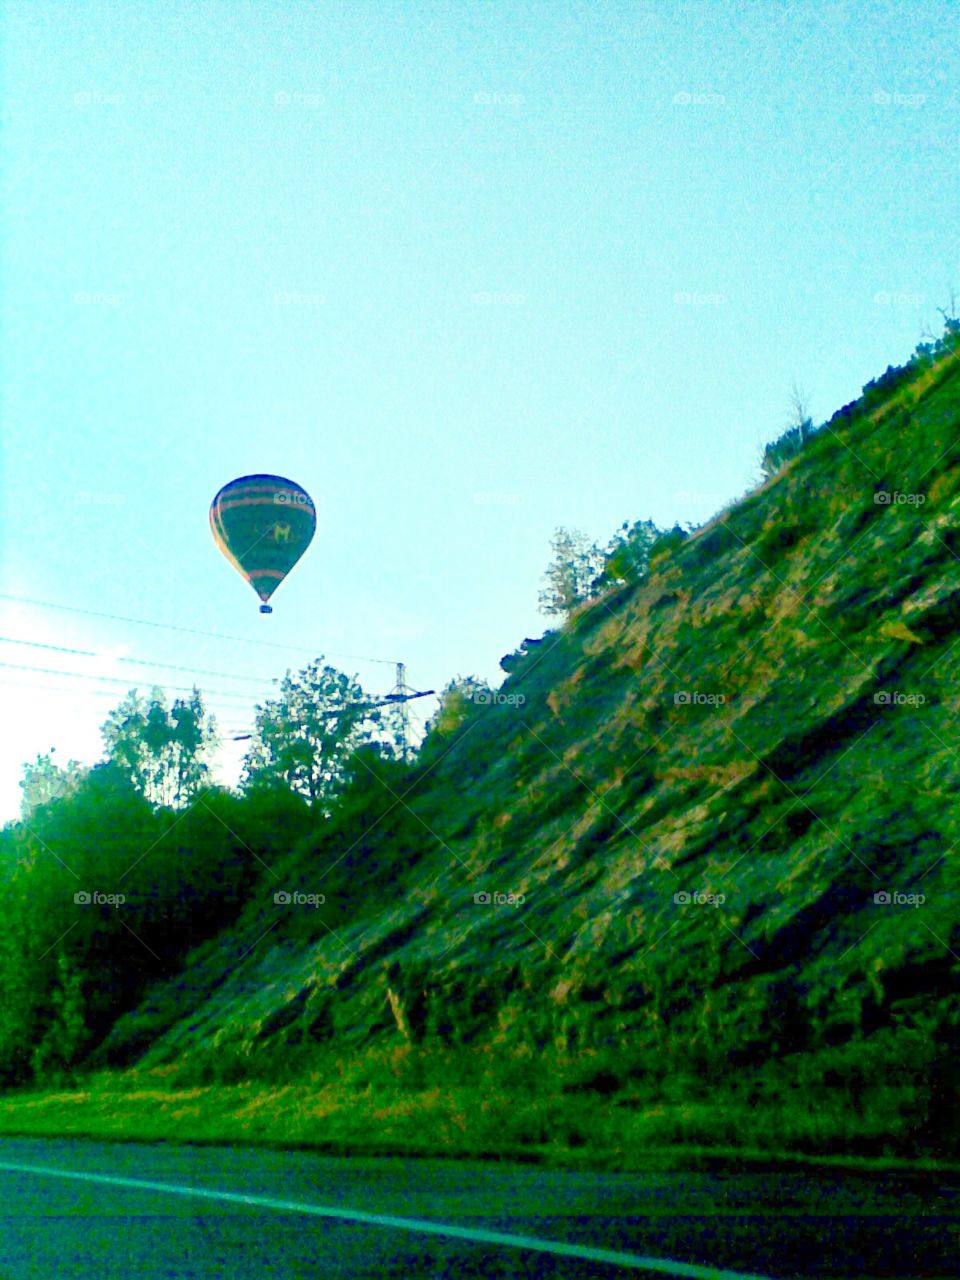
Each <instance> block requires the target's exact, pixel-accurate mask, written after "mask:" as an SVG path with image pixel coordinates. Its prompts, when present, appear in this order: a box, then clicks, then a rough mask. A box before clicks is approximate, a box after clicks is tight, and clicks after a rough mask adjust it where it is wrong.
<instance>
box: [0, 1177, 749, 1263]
mask: <svg viewBox="0 0 960 1280" xmlns="http://www.w3.org/2000/svg"><path fill="white" fill-rule="evenodd" d="M0 1170H3V1171H6V1172H8V1173H31V1174H38V1175H40V1176H41V1177H51V1178H72V1179H74V1180H75V1181H77V1182H97V1183H101V1184H103V1185H106V1186H113V1187H132V1188H133V1189H134V1190H136V1191H161V1192H163V1193H165V1194H167V1195H175V1196H197V1197H199V1198H202V1199H205V1200H222V1201H225V1202H227V1203H229V1204H243V1205H251V1206H258V1207H260V1208H262V1209H276V1210H277V1211H278V1212H280V1213H303V1214H309V1215H310V1216H311V1217H314V1218H339V1219H341V1220H342V1221H344V1222H365V1223H367V1224H368V1225H369V1226H373V1227H393V1228H394V1229H395V1230H398V1231H418V1232H421V1233H422V1234H425V1235H433V1236H449V1237H451V1238H453V1239H455V1240H469V1241H471V1242H472V1243H474V1244H495V1245H503V1246H506V1247H508V1248H511V1249H527V1250H530V1251H533V1252H536V1253H550V1254H553V1255H555V1256H557V1257H563V1258H583V1259H585V1260H586V1261H587V1262H608V1263H610V1264H611V1265H613V1266H618V1267H631V1268H633V1269H634V1270H636V1271H656V1272H659V1273H661V1274H662V1275H668V1276H680V1277H683V1278H684V1280H769V1277H767V1276H758V1275H754V1274H752V1273H750V1272H746V1271H723V1270H720V1269H718V1268H717V1267H704V1266H700V1265H699V1264H697V1263H695V1262H674V1261H673V1260H672V1259H670V1258H648V1257H644V1256H642V1255H641V1254H637V1253H620V1252H619V1251H618V1250H616V1249H594V1248H592V1247H591V1246H589V1245H581V1244H567V1243H566V1242H565V1241H562V1240H543V1239H541V1238H539V1237H537V1236H517V1235H512V1234H509V1233H507V1232H505V1231H484V1230H483V1229H482V1228H475V1227H456V1226H453V1225H452V1224H449V1223H445V1222H432V1221H430V1220H429V1219H424V1218H396V1217H394V1216H393V1215H392V1214H388V1213H364V1212H363V1210H361V1209H341V1208H327V1207H325V1206H323V1205H318V1204H307V1203H305V1202H304V1201H301V1200H274V1199H273V1198H272V1197H271V1196H249V1195H244V1194H242V1193H240V1192H236V1191H211V1190H209V1189H207V1188H205V1187H184V1186H179V1185H177V1184H176V1183H171V1182H148V1181H146V1180H144V1179H140V1178H122V1177H117V1176H114V1175H111V1174H106V1173H82V1172H79V1171H75V1170H68V1169H50V1168H46V1167H44V1166H43V1165H32V1164H8V1163H7V1162H6V1161H0Z"/></svg>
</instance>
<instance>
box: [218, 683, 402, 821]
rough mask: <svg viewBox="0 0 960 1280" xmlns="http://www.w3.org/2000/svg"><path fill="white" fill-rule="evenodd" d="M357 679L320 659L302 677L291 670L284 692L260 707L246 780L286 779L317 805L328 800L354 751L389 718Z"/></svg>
mask: <svg viewBox="0 0 960 1280" xmlns="http://www.w3.org/2000/svg"><path fill="white" fill-rule="evenodd" d="M369 702H370V699H369V698H368V697H367V696H366V694H365V693H364V691H363V689H362V688H361V686H360V685H359V684H358V683H357V682H356V680H354V679H351V677H349V676H347V675H344V673H343V672H342V671H337V670H336V668H334V667H331V666H328V665H324V664H323V659H322V658H317V659H315V660H314V661H313V662H312V663H310V665H309V666H307V667H305V668H304V669H303V670H302V671H301V672H299V673H298V674H297V675H296V676H294V675H291V674H290V672H289V671H288V672H287V674H286V676H285V677H284V679H283V682H282V684H281V686H280V696H279V698H276V699H271V700H270V701H268V702H266V703H264V704H263V705H262V706H258V707H257V719H256V725H255V728H254V733H253V740H252V742H251V744H250V749H249V750H248V752H247V756H246V760H245V762H244V784H245V785H246V786H247V787H253V788H258V789H259V788H262V787H264V786H267V787H269V786H275V785H276V784H277V783H278V782H282V783H285V784H286V785H287V786H288V787H289V788H290V789H291V790H292V791H295V792H297V793H298V794H300V795H302V796H305V797H306V798H307V799H308V800H309V801H310V802H311V803H312V804H313V803H316V802H318V801H319V802H321V803H323V804H324V807H326V804H327V803H328V802H329V801H330V800H332V799H333V798H334V797H335V796H336V795H337V794H339V792H340V791H341V790H342V788H343V783H344V766H345V764H346V761H347V759H348V758H349V757H350V755H351V754H352V753H353V752H354V751H356V750H357V748H358V747H359V746H361V745H362V744H363V743H365V742H369V741H371V740H372V739H373V738H374V736H375V733H376V731H377V729H378V728H379V727H380V726H381V725H382V723H383V717H382V716H381V714H380V711H379V709H378V708H373V709H371V708H370V706H369Z"/></svg>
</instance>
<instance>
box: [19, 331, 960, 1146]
mask: <svg viewBox="0 0 960 1280" xmlns="http://www.w3.org/2000/svg"><path fill="white" fill-rule="evenodd" d="M958 640H960V353H957V352H954V353H952V354H949V353H948V354H946V355H943V356H941V358H939V359H938V360H935V361H934V360H930V361H927V362H921V363H919V364H918V365H916V366H915V367H914V368H913V369H911V371H910V373H909V376H901V377H899V378H897V377H892V378H889V379H887V381H886V382H884V381H883V380H881V381H880V384H878V385H877V386H875V387H872V388H868V389H867V392H866V394H865V395H864V397H863V398H862V399H861V400H860V401H859V402H857V403H856V404H854V405H851V406H846V407H845V409H844V410H843V411H841V413H840V414H838V415H836V416H835V417H834V419H832V420H831V422H830V423H829V424H827V425H826V426H825V427H824V428H823V429H822V430H821V431H820V432H819V433H818V434H817V435H816V436H815V437H814V438H813V439H812V440H811V441H809V442H808V443H807V444H806V446H805V447H804V448H803V449H802V451H801V452H799V453H798V454H797V456H795V457H794V458H793V459H792V460H790V461H789V462H787V463H786V464H785V465H784V466H783V467H782V469H781V470H780V471H779V472H778V473H777V474H776V475H775V476H773V477H772V478H771V479H770V480H769V481H767V482H766V483H765V484H764V485H763V486H762V488H760V489H758V490H757V491H756V492H754V493H752V494H751V495H749V496H748V497H747V498H746V499H745V500H743V501H742V502H740V503H738V504H736V505H735V506H733V507H731V508H730V509H729V510H727V511H725V512H723V513H722V514H721V515H719V516H718V517H717V518H716V519H714V520H713V521H712V522H711V523H710V524H708V525H707V526H706V527H704V528H703V529H701V530H699V531H698V532H697V533H695V534H694V535H692V536H690V537H688V538H686V539H683V538H681V537H679V536H676V537H672V538H667V539H665V540H663V541H662V542H661V543H660V544H659V546H658V549H657V551H656V553H655V555H654V557H653V560H652V562H651V567H650V571H649V574H648V575H647V577H646V578H645V579H644V580H643V581H642V582H641V583H640V584H639V585H635V586H628V587H624V588H621V589H619V590H616V591H613V592H611V593H608V594H607V595H606V596H604V597H603V598H601V599H599V600H595V601H591V602H590V603H589V604H587V605H585V606H584V607H582V608H581V609H580V610H579V611H578V612H577V613H576V614H575V615H574V616H573V617H572V618H571V619H570V621H569V622H568V624H567V625H566V626H564V627H563V628H562V629H561V630H558V631H556V632H551V633H548V634H547V635H546V636H545V637H544V639H543V640H542V642H540V643H539V644H535V645H528V646H527V652H526V655H525V656H522V657H521V658H520V659H519V661H516V662H513V663H511V664H510V665H511V668H512V670H511V674H510V675H509V677H508V678H507V680H506V682H505V683H504V685H503V686H502V689H501V691H500V695H501V696H500V697H499V698H498V699H495V700H493V701H491V702H488V703H479V702H477V703H474V704H472V705H469V706H468V707H467V708H466V709H465V710H464V712H463V714H462V716H460V717H458V718H455V719H454V721H453V723H452V724H451V723H445V724H444V726H443V728H444V731H443V732H440V731H437V732H435V733H434V734H433V735H432V736H431V738H430V739H429V740H428V742H427V744H426V746H425V748H424V750H423V752H422V755H421V758H420V760H419V761H418V763H417V765H416V767H415V768H414V769H413V770H412V771H402V770H392V771H382V772H381V774H380V776H374V775H373V774H371V776H370V777H369V779H368V783H367V785H366V786H365V787H363V788H358V789H356V790H355V791H354V793H353V794H352V797H351V799H350V803H349V804H347V805H346V806H344V807H343V808H342V809H341V810H340V811H339V813H338V814H337V816H336V817H335V819H334V820H332V821H331V822H330V823H329V824H328V825H327V827H326V828H325V829H324V831H323V834H322V837H321V838H319V839H317V838H315V837H310V838H307V839H305V840H301V841H300V842H299V843H296V844H294V847H293V848H291V849H290V852H289V853H288V854H286V855H285V856H284V857H282V858H279V859H278V860H277V861H276V862H274V863H273V864H272V868H271V875H269V876H264V877H263V880H262V882H261V885H262V892H258V894H257V896H256V897H255V898H254V899H253V900H252V901H251V902H250V903H249V904H248V905H247V907H246V908H245V910H244V911H243V913H242V915H241V916H240V918H239V921H238V922H237V923H236V924H234V925H232V926H231V927H230V928H228V929H227V930H224V931H223V932H221V933H219V934H217V935H216V936H214V937H213V938H212V939H210V940H208V941H206V942H205V943H203V944H202V945H201V946H199V947H197V948H196V949H194V950H193V951H192V952H190V953H189V955H188V957H187V961H186V965H185V967H184V968H183V970H182V972H181V973H180V974H179V975H178V976H177V977H176V978H175V979H173V980H170V981H168V982H165V983H161V984H157V985H155V986H154V987H152V988H151V990H150V992H149V996H148V998H147V999H146V1000H144V1001H143V1002H142V1003H141V1004H140V1005H139V1006H138V1007H137V1008H136V1009H135V1010H133V1011H132V1012H130V1013H128V1014H126V1015H125V1016H123V1017H122V1018H121V1019H120V1020H119V1021H118V1022H117V1023H116V1025H115V1027H114V1028H113V1031H112V1033H111V1034H110V1035H109V1036H108V1038H107V1039H106V1040H105V1041H104V1042H103V1043H102V1044H101V1045H100V1047H99V1048H98V1050H97V1052H96V1054H95V1056H94V1058H93V1060H92V1063H91V1065H92V1066H94V1067H97V1068H98V1069H101V1070H102V1069H109V1070H111V1071H112V1072H114V1073H115V1072H117V1071H118V1070H121V1069H122V1070H126V1071H128V1072H129V1073H130V1074H129V1075H128V1076H127V1078H126V1084H125V1086H124V1087H126V1088H127V1089H128V1090H133V1091H134V1092H136V1089H137V1088H140V1089H141V1092H142V1086H143V1083H144V1081H145V1080H146V1081H149V1082H150V1087H151V1088H162V1089H164V1090H169V1089H170V1088H172V1087H174V1086H177V1087H180V1088H183V1089H186V1088H187V1087H188V1086H189V1087H192V1088H193V1089H195V1090H203V1089H205V1088H206V1087H207V1086H211V1085H216V1084H220V1085H233V1084H238V1083H239V1082H244V1087H245V1088H247V1089H250V1088H253V1090H254V1098H253V1099H252V1100H251V1098H250V1097H249V1096H248V1097H246V1098H245V1100H244V1101H243V1105H242V1106H240V1105H239V1104H238V1106H239V1110H238V1111H237V1110H236V1109H234V1110H232V1111H230V1115H231V1116H233V1117H234V1119H233V1120H232V1121H231V1123H232V1124H234V1127H235V1128H236V1127H238V1126H239V1127H240V1128H243V1127H244V1123H243V1120H242V1117H246V1131H247V1132H248V1133H249V1134H252V1135H254V1136H260V1137H270V1136H271V1135H273V1136H277V1135H279V1134H281V1133H286V1134H287V1137H288V1138H290V1140H296V1141H315V1142H319V1143H321V1144H322V1143H323V1142H325V1141H328V1142H330V1141H334V1140H335V1139H336V1138H337V1135H341V1136H342V1137H343V1142H344V1144H345V1146H346V1147H347V1148H349V1149H358V1148H360V1147H363V1148H364V1149H381V1148H382V1147H383V1146H384V1144H386V1146H387V1147H388V1148H389V1147H390V1145H391V1143H390V1141H388V1140H387V1138H386V1137H385V1135H390V1134H392V1135H394V1136H395V1145H397V1146H399V1147H403V1148H404V1149H412V1148H417V1145H418V1143H420V1144H421V1145H422V1146H425V1147H426V1148H429V1149H433V1150H437V1149H441V1150H444V1149H445V1150H450V1151H453V1150H457V1151H467V1152H471V1153H478V1152H480V1153H486V1154H489V1153H492V1152H496V1151H500V1152H507V1153H514V1154H515V1153H517V1152H520V1151H523V1150H524V1149H526V1148H537V1147H540V1148H544V1147H547V1146H549V1147H550V1148H551V1149H555V1148H556V1147H558V1146H560V1147H563V1148H588V1149H589V1148H593V1147H596V1148H597V1149H598V1150H599V1149H601V1148H602V1149H603V1150H604V1151H606V1152H608V1153H609V1152H616V1151H617V1150H618V1149H620V1150H621V1152H622V1158H623V1161H624V1162H626V1161H629V1159H630V1158H631V1157H630V1151H631V1149H632V1148H633V1147H642V1146H644V1145H647V1146H658V1145H659V1146H662V1145H664V1144H668V1145H669V1144H673V1143H687V1144H693V1145H697V1146H704V1147H708V1148H721V1147H729V1146H731V1145H743V1144H746V1145H749V1146H753V1147H756V1148H759V1149H761V1150H765V1151H768V1152H770V1151H781V1152H783V1151H790V1150H793V1151H806V1152H833V1153H835V1154H836V1153H857V1154H861V1155H870V1154H880V1153H897V1154H901V1155H907V1156H909V1155H918V1154H927V1155H931V1156H937V1155H940V1156H943V1155H947V1156H950V1155H953V1156H956V1155H958V1154H960V1139H958V1133H960V1109H958V1101H957V1076H956V1068H955V1066H954V1064H953V1055H952V1054H948V1053H947V1052H945V1050H946V1047H947V1046H949V1045H952V1044H954V1043H955V1040H956V1033H957V1026H958V1009H960V1000H958V994H957V992H958V986H957V978H958V973H960V960H958V956H960V914H958V885H957V861H956V844H957V842H958V841H960V814H958V811H957V809H956V807H955V804H954V796H955V795H956V793H957V791H958V787H960V756H958V754H957V725H958V720H957V711H958V701H960V695H958V683H957V673H958V661H960V645H958V644H957V641H958ZM278 890H283V891H285V892H287V893H290V894H293V893H294V892H296V891H299V892H300V893H302V894H305V895H312V894H313V895H315V894H322V895H324V898H325V901H324V902H323V904H322V905H320V906H316V905H313V904H309V903H297V902H295V901H290V902H280V903H278V902H276V901H275V900H274V894H275V892H276V891H278ZM478 895H480V897H479V898H478ZM497 895H500V897H499V899H498V898H497ZM485 896H487V897H488V898H489V900H484V899H485ZM948 1059H949V1060H948ZM110 1079H111V1081H112V1079H113V1077H111V1078H110ZM257 1081H260V1082H262V1088H261V1089H260V1090H259V1092H258V1091H257V1089H256V1087H255V1085H254V1084H251V1082H257ZM281 1086H283V1087H282V1088H281ZM98 1087H100V1088H104V1087H106V1086H104V1084H103V1081H101V1082H100V1085H99V1086H98ZM110 1087H111V1088H112V1087H114V1086H113V1084H112V1083H111V1084H110ZM302 1089H306V1090H308V1091H312V1093H311V1096H312V1097H314V1099H317V1098H320V1097H321V1095H323V1097H324V1098H325V1099H326V1102H322V1100H321V1101H319V1102H317V1105H316V1107H315V1108H311V1107H310V1106H308V1105H306V1104H305V1103H304V1101H303V1098H302V1097H301V1095H300V1094H298V1093H297V1090H302ZM330 1090H333V1092H332V1093H330V1092H329V1091H330ZM324 1091H328V1092H326V1093H325V1092H324ZM117 1096H120V1095H117ZM137 1096H138V1097H139V1096H140V1094H138V1095H137ZM147 1096H148V1097H149V1096H150V1095H149V1093H148V1095H147ZM221 1096H222V1095H221ZM294 1098H299V1101H298V1102H297V1103H296V1114H297V1116H299V1117H300V1119H299V1120H298V1121H297V1122H296V1123H294V1121H293V1119H291V1115H292V1112H291V1110H290V1108H291V1106H292V1105H293V1102H294ZM284 1099H286V1101H284ZM142 1106H144V1107H147V1108H148V1109H149V1108H150V1107H153V1106H154V1104H153V1103H144V1104H142ZM122 1110H123V1108H121V1113H122ZM114 1114H116V1111H114ZM143 1114H144V1115H145V1114H146V1112H144V1113H143ZM198 1114H199V1112H198ZM13 1115H14V1113H13V1111H11V1112H10V1113H9V1116H8V1118H7V1119H6V1120H4V1121H3V1123H5V1124H7V1125H8V1126H10V1125H12V1126H13V1127H20V1128H23V1127H24V1126H25V1125H26V1127H29V1124H27V1121H26V1120H25V1119H24V1116H25V1112H24V1109H23V1108H22V1107H21V1108H20V1110H19V1117H20V1118H19V1120H16V1119H14V1118H11V1117H13ZM61 1115H62V1107H61ZM185 1115H186V1117H187V1127H188V1129H189V1127H190V1121H189V1115H190V1112H189V1109H188V1111H187V1112H186V1113H185ZM236 1116H240V1117H241V1119H236ZM304 1117H307V1118H306V1119H304ZM141 1121H142V1117H141ZM37 1123H38V1124H42V1122H41V1121H39V1120H38V1122H37ZM91 1124H93V1122H91ZM258 1126H259V1127H258ZM285 1126H286V1128H285ZM290 1126H292V1128H291V1127H290ZM81 1127H82V1126H81ZM118 1127H119V1130H120V1131H124V1129H126V1131H127V1132H129V1131H130V1126H129V1124H126V1126H125V1123H124V1121H123V1119H122V1118H121V1119H120V1120H119V1121H118ZM93 1128H95V1129H96V1128H97V1126H96V1125H93ZM196 1129H197V1132H196V1135H195V1136H204V1133H206V1130H205V1129H204V1126H203V1124H202V1123H201V1122H200V1121H199V1120H197V1125H196ZM294 1130H295V1133H294V1132H293V1131H294ZM98 1131H101V1132H102V1131H104V1129H103V1126H102V1125H101V1126H100V1127H99V1130H98ZM143 1131H144V1130H143V1129H142V1128H141V1132H143ZM221 1132H226V1130H221ZM378 1134H379V1147H378V1138H377V1135H378ZM233 1136H236V1134H235V1133H233Z"/></svg>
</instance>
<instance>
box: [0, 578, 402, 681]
mask: <svg viewBox="0 0 960 1280" xmlns="http://www.w3.org/2000/svg"><path fill="white" fill-rule="evenodd" d="M0 600H12V601H14V603H16V604H28V605H33V606H34V607H35V608H38V609H59V610H61V611H62V612H64V613H83V614H86V615H87V616H88V617H91V618H108V619H109V620H110V621H111V622H132V623H133V624H134V625H135V626H138V627H156V628H158V629H160V630H163V631H182V632H184V633H185V634H187V635H191V636H207V637H208V638H210V639H212V640H235V641H236V642H237V643H238V644H256V645H260V646H261V647H262V648H266V649H286V650H287V651H288V652H290V653H313V650H312V649H308V648H307V647H306V646H300V645H292V644H278V643H277V642H276V641H275V640H251V639H250V637H249V636H233V635H227V634H226V633H225V632H222V631H201V630H199V629H198V628H196V627H180V626H177V625H176V624H175V623H173V622H151V621H149V620H148V619H146V618H128V617H126V616H124V615H123V614H119V613H101V612H100V611H99V610H97V609H81V608H79V607H78V606H77V605H71V604H55V603H54V602H53V601H51V600H31V599H28V598H27V597H26V596H15V595H9V594H8V593H6V592H0ZM314 656H316V655H315V654H314ZM322 656H324V657H330V658H349V659H350V660H351V662H379V663H385V664H386V665H387V666H390V667H392V666H395V665H396V663H395V662H394V660H393V659H392V658H368V657H364V656H363V655H361V654H356V653H334V652H332V651H331V652H330V653H325V654H323V655H322Z"/></svg>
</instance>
